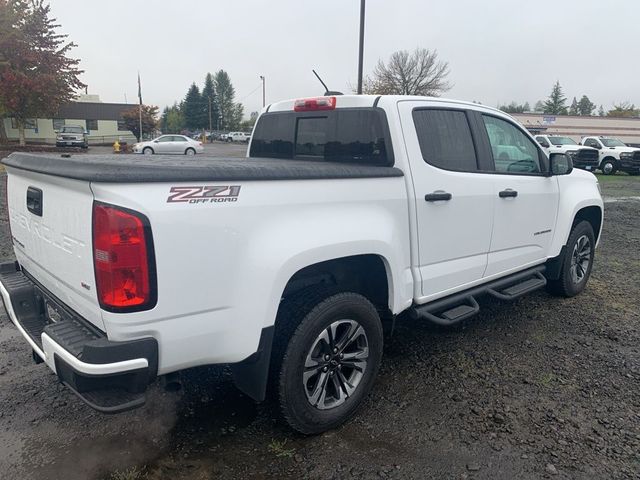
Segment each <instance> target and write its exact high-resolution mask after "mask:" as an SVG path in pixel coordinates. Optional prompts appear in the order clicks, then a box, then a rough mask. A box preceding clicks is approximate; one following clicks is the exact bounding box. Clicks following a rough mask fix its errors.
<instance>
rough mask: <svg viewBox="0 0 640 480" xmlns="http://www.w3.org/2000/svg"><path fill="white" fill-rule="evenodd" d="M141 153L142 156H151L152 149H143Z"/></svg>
mask: <svg viewBox="0 0 640 480" xmlns="http://www.w3.org/2000/svg"><path fill="white" fill-rule="evenodd" d="M142 153H143V154H144V155H153V148H151V147H145V148H144V149H143V150H142Z"/></svg>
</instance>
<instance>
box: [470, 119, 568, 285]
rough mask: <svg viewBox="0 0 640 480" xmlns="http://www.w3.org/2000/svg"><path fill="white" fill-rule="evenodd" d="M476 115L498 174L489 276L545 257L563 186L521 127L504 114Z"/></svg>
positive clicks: (494, 195) (488, 266)
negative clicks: (559, 187) (549, 172)
mask: <svg viewBox="0 0 640 480" xmlns="http://www.w3.org/2000/svg"><path fill="white" fill-rule="evenodd" d="M475 115H476V117H477V120H478V121H477V123H476V125H478V127H479V128H478V130H479V132H478V136H479V137H481V136H485V135H486V138H487V140H488V144H489V146H490V151H491V156H492V159H493V175H492V176H493V177H494V179H495V181H494V185H495V190H494V193H493V197H494V201H495V208H494V214H493V234H492V237H491V248H490V251H489V257H488V265H487V270H486V272H485V276H487V277H489V276H493V275H498V274H506V273H509V272H513V271H516V270H521V269H523V268H526V267H527V266H531V265H535V264H538V263H541V262H543V261H545V260H546V258H547V253H548V250H549V246H550V244H551V240H552V239H553V234H554V231H553V230H554V228H555V223H556V215H557V210H558V201H559V191H558V180H557V177H555V176H553V177H551V176H547V175H546V172H547V170H548V159H547V156H546V155H545V154H544V152H542V150H541V149H540V147H539V146H538V145H537V144H536V142H535V141H534V140H533V139H532V138H531V137H530V136H529V135H528V134H526V133H525V132H524V130H523V129H522V128H521V127H519V126H518V125H516V124H515V122H512V121H511V120H509V119H507V118H505V117H500V116H494V115H491V114H488V113H482V114H481V113H476V114H475ZM486 143H487V142H483V144H486Z"/></svg>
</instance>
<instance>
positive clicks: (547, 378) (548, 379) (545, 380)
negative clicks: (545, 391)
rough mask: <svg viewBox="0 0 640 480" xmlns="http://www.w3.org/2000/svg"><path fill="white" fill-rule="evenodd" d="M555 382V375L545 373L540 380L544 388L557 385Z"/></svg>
mask: <svg viewBox="0 0 640 480" xmlns="http://www.w3.org/2000/svg"><path fill="white" fill-rule="evenodd" d="M555 381H556V376H555V375H554V374H553V373H545V374H543V375H541V376H540V378H539V379H538V383H539V384H540V385H542V386H543V387H550V386H551V384H553V383H555Z"/></svg>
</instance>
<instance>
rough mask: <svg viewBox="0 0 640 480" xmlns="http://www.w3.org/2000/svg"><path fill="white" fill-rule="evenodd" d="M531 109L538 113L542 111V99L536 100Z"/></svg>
mask: <svg viewBox="0 0 640 480" xmlns="http://www.w3.org/2000/svg"><path fill="white" fill-rule="evenodd" d="M533 111H534V112H538V113H542V112H543V111H544V103H542V100H538V101H537V102H536V104H535V105H534V106H533Z"/></svg>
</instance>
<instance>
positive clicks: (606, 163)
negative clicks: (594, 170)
mask: <svg viewBox="0 0 640 480" xmlns="http://www.w3.org/2000/svg"><path fill="white" fill-rule="evenodd" d="M600 170H602V173H604V174H605V175H613V174H614V173H616V172H617V171H618V165H617V164H616V161H615V160H614V159H613V158H605V159H604V160H603V161H602V165H600Z"/></svg>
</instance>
